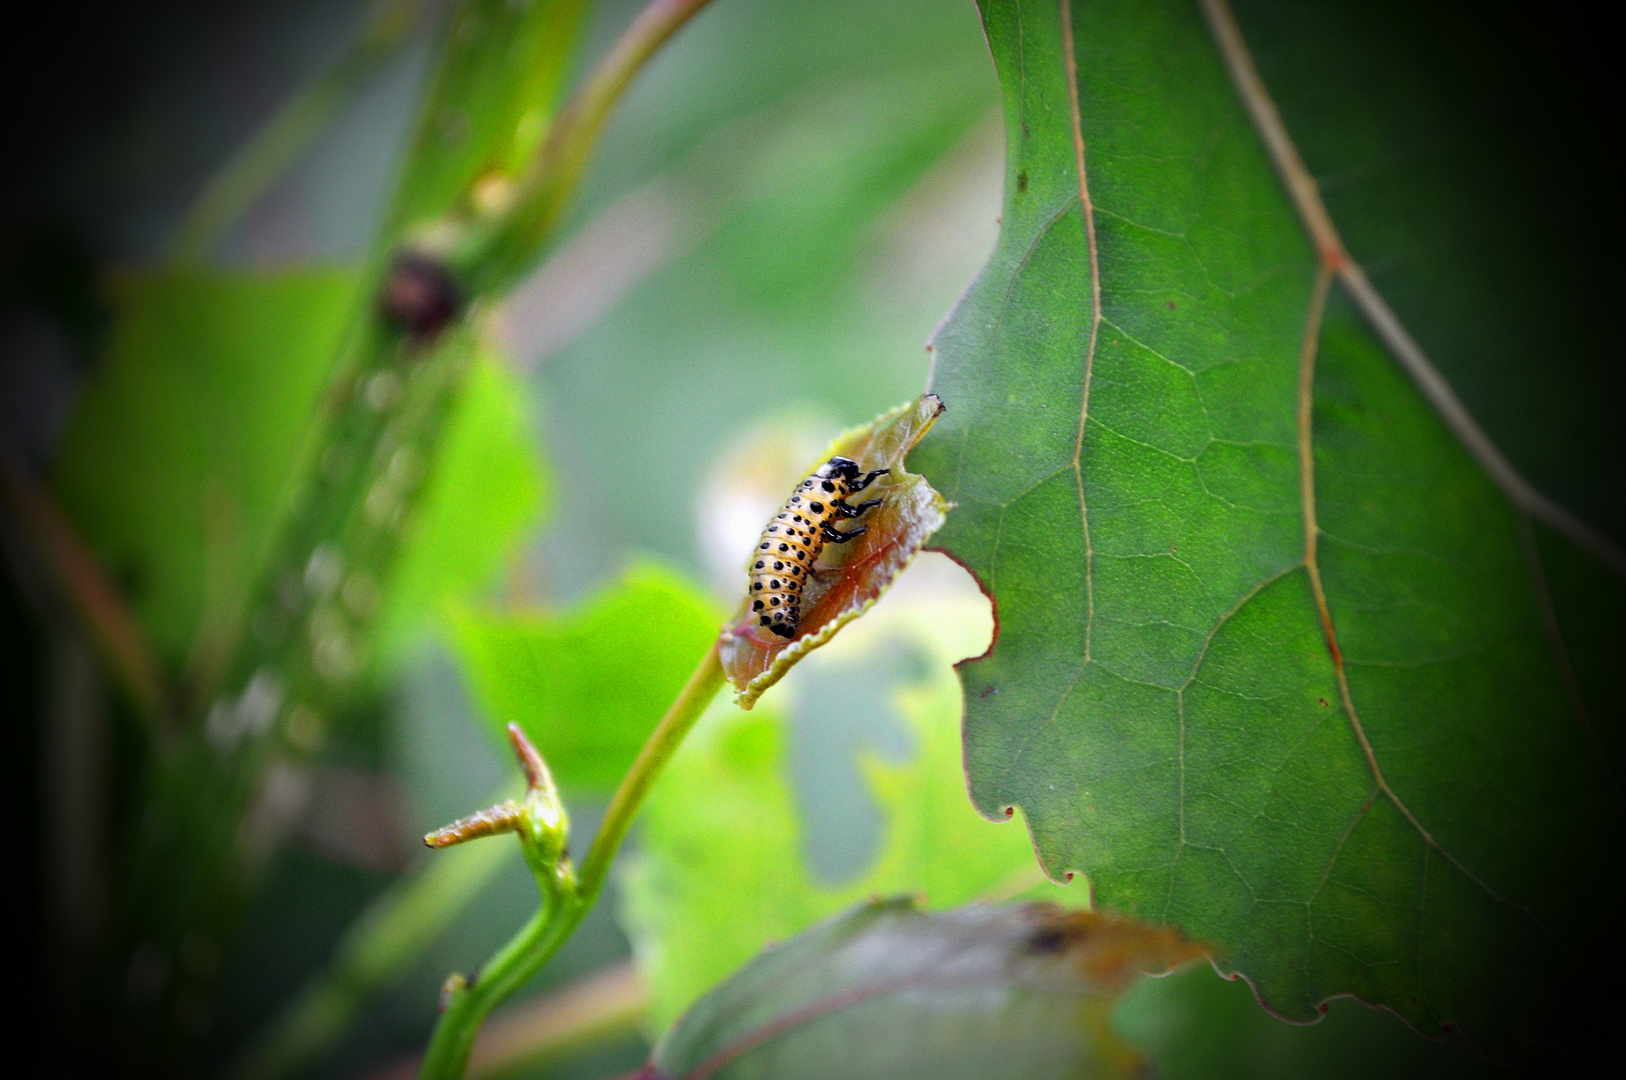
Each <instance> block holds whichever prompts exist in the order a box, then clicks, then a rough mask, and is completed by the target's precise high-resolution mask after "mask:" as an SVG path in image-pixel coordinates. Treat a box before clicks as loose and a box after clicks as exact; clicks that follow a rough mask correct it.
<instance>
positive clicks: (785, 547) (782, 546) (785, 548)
mask: <svg viewBox="0 0 1626 1080" xmlns="http://www.w3.org/2000/svg"><path fill="white" fill-rule="evenodd" d="M779 550H780V551H789V550H790V545H789V544H780V545H779Z"/></svg>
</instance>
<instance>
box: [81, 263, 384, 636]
mask: <svg viewBox="0 0 1626 1080" xmlns="http://www.w3.org/2000/svg"><path fill="white" fill-rule="evenodd" d="M355 300H356V282H355V279H354V278H353V277H352V276H350V275H349V274H347V273H345V272H343V271H335V270H299V271H290V272H284V273H278V274H275V275H268V276H252V275H247V274H235V273H226V272H214V271H203V270H173V271H165V272H161V273H153V274H136V275H131V276H129V277H126V278H123V279H121V281H120V282H119V287H118V300H117V316H116V321H115V324H114V328H113V334H112V341H111V344H110V346H109V350H108V355H107V357H106V358H105V359H104V361H103V362H102V366H101V368H100V369H99V370H98V372H97V374H96V377H95V379H94V380H93V381H92V382H91V384H90V385H89V387H88V388H87V389H86V391H85V396H84V398H83V400H82V401H81V402H80V405H79V411H78V413H77V415H76V416H75V418H74V422H73V425H72V427H71V428H70V430H69V431H68V434H67V436H66V438H65V439H64V440H63V444H62V449H61V454H60V457H59V458H58V460H57V463H56V469H55V473H54V476H53V482H54V484H55V487H56V490H57V492H58V494H59V495H60V496H61V498H62V502H63V505H64V506H65V507H66V509H67V511H68V513H69V514H70V516H71V517H72V518H73V520H74V522H75V523H76V524H77V525H78V526H79V529H80V531H81V533H82V534H83V535H84V536H85V537H86V538H87V539H88V540H89V541H90V543H91V545H92V547H93V548H94V549H95V551H96V553H97V555H98V556H99V557H100V558H101V559H102V560H103V563H104V565H106V566H107V567H108V568H109V570H110V571H111V572H112V574H113V575H114V577H115V579H117V580H118V581H119V582H120V583H121V584H122V585H123V586H124V588H125V592H126V595H127V596H128V597H129V599H130V603H131V606H132V608H133V609H134V611H135V613H136V616H137V618H138V619H139V620H140V621H141V623H142V625H143V626H144V627H145V628H146V630H147V633H148V634H149V635H151V637H152V640H153V643H154V644H155V645H156V646H157V648H158V650H159V651H160V653H162V654H163V655H164V657H165V658H166V659H168V660H170V661H171V662H176V663H178V662H180V661H182V660H184V659H186V658H187V657H188V654H189V651H193V650H195V649H196V648H197V647H202V648H204V649H210V648H218V647H219V645H220V643H219V642H217V641H214V640H213V637H214V635H218V634H220V633H222V632H225V631H227V630H228V629H229V627H230V626H231V625H232V624H233V623H234V622H235V621H236V620H237V619H238V618H240V617H241V614H242V606H243V604H244V603H245V602H246V598H247V585H248V583H249V582H251V581H252V580H253V578H254V576H255V572H256V570H257V569H258V568H259V566H260V565H261V563H262V562H263V561H264V559H265V558H266V556H267V554H268V548H269V545H270V543H271V535H270V532H271V528H272V525H273V523H274V520H275V516H276V513H277V511H278V509H279V508H280V506H281V504H282V502H283V499H284V498H285V496H286V493H287V491H286V489H287V486H288V484H289V481H290V475H289V474H290V470H291V469H292V467H293V464H294V462H295V459H296V457H297V453H298V450H299V447H300V445H301V442H302V440H303V439H304V438H305V437H306V436H307V434H308V429H309V425H310V420H311V416H312V414H313V413H314V411H315V409H316V405H317V401H318V397H319V395H320V393H321V390H322V387H323V384H324V382H325V380H326V377H327V374H328V370H329V365H330V364H331V362H332V358H333V352H334V347H335V345H336V343H337V339H338V336H339V334H340V332H341V331H342V330H343V328H344V325H345V320H346V318H347V316H348V315H349V314H350V312H351V310H352V308H353V305H354V303H355ZM193 658H194V659H196V658H197V657H196V653H195V651H194V653H193Z"/></svg>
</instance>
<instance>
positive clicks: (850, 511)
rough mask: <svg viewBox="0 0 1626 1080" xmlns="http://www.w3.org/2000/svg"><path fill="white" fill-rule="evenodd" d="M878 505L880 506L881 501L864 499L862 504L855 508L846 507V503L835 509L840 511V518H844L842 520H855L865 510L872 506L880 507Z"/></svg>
mask: <svg viewBox="0 0 1626 1080" xmlns="http://www.w3.org/2000/svg"><path fill="white" fill-rule="evenodd" d="M880 505H881V500H880V499H865V500H864V501H863V502H861V503H859V504H858V505H857V506H848V505H847V504H846V503H840V504H838V506H837V509H839V510H840V511H841V516H842V517H844V518H855V517H857V516H858V515H859V514H862V513H863V512H864V511H865V510H868V509H869V508H870V507H872V506H880Z"/></svg>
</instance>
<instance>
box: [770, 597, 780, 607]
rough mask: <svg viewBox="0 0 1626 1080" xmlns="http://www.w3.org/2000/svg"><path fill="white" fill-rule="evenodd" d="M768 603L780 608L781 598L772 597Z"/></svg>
mask: <svg viewBox="0 0 1626 1080" xmlns="http://www.w3.org/2000/svg"><path fill="white" fill-rule="evenodd" d="M768 603H770V604H772V605H773V606H774V607H778V606H779V597H777V596H770V597H769V598H768Z"/></svg>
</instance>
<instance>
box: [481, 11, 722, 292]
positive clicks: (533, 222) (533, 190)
mask: <svg viewBox="0 0 1626 1080" xmlns="http://www.w3.org/2000/svg"><path fill="white" fill-rule="evenodd" d="M710 2H711V0H652V2H651V3H650V4H649V5H648V6H647V7H645V8H644V9H643V11H641V12H639V14H638V17H637V18H636V19H634V20H633V22H632V25H630V26H629V27H627V29H626V32H625V33H623V34H622V35H621V37H620V39H619V40H617V41H616V43H615V45H614V46H612V47H611V49H610V51H609V52H608V53H607V54H606V55H605V56H604V58H603V59H602V60H600V61H599V62H598V65H597V66H596V67H595V68H594V69H593V71H592V72H591V73H590V74H589V75H588V76H587V78H586V79H585V80H584V81H583V82H582V83H581V85H580V86H578V87H577V88H576V90H575V92H574V93H573V94H571V96H570V100H569V101H567V102H566V103H565V105H564V107H563V108H562V109H561V110H560V111H559V116H558V118H557V119H556V120H555V121H554V124H553V126H552V128H550V129H549V132H548V137H547V141H546V142H544V143H543V144H542V147H541V149H540V151H539V152H538V153H537V155H536V157H535V158H534V159H533V160H532V161H531V163H530V165H529V166H528V167H527V168H526V169H525V171H524V172H523V173H522V174H521V175H520V176H519V177H518V178H517V182H516V184H515V190H514V193H513V196H512V198H511V199H510V200H508V210H507V212H505V213H502V214H500V215H497V216H496V217H495V218H493V219H491V220H489V221H486V222H481V223H477V224H475V225H474V227H472V228H471V229H470V230H469V232H468V234H467V235H466V236H465V237H464V238H463V239H462V240H461V242H459V243H458V244H457V245H456V246H455V248H454V250H453V251H452V252H451V253H450V258H449V262H450V263H451V266H452V269H453V270H454V271H455V272H456V273H457V274H458V275H459V276H460V277H461V278H462V279H464V281H465V282H466V283H467V284H468V285H469V286H470V288H471V290H472V291H476V292H492V291H500V290H501V289H502V288H503V287H504V286H505V285H507V284H508V283H510V282H511V281H512V280H513V279H514V278H515V277H517V276H518V274H519V273H520V272H521V271H523V270H524V268H525V265H526V263H528V262H529V260H530V259H531V258H532V257H533V256H534V255H535V253H536V252H537V251H539V250H540V249H541V242H542V240H543V239H544V238H545V237H546V236H547V235H548V234H549V233H550V232H551V231H552V229H553V226H554V224H555V223H556V222H557V220H558V217H559V213H560V211H561V210H563V209H564V205H565V202H566V200H567V199H568V198H569V197H570V194H571V192H572V191H574V190H575V187H576V181H577V180H578V179H580V178H581V174H582V171H583V169H585V168H586V166H587V160H588V158H589V156H590V155H591V154H592V150H593V147H594V145H595V144H596V143H597V141H598V133H599V130H600V129H601V128H602V127H603V126H604V121H605V120H606V119H607V118H608V117H609V114H610V110H611V108H612V107H613V106H614V105H615V103H616V102H617V101H618V100H619V99H620V97H621V94H622V93H623V92H624V91H625V90H626V89H627V86H628V85H629V84H630V83H631V82H632V79H633V76H635V75H637V74H638V72H639V71H640V70H642V68H643V66H644V64H645V63H647V62H648V60H649V58H650V57H651V56H652V55H654V53H655V50H656V49H658V48H660V46H661V45H663V44H664V43H665V42H666V40H667V39H668V38H670V37H671V36H672V35H673V34H675V33H677V31H678V30H679V29H680V28H681V27H682V26H683V25H684V24H685V23H686V22H688V21H689V20H690V19H691V18H693V17H694V16H695V15H696V14H697V13H698V12H699V11H700V10H701V9H702V8H704V7H705V6H706V5H707V4H708V3H710Z"/></svg>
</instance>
